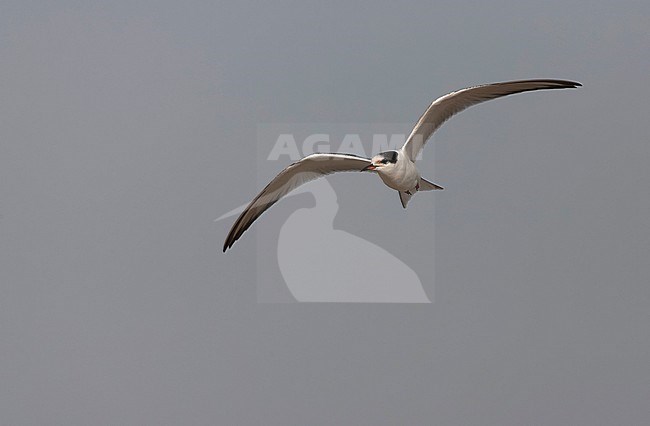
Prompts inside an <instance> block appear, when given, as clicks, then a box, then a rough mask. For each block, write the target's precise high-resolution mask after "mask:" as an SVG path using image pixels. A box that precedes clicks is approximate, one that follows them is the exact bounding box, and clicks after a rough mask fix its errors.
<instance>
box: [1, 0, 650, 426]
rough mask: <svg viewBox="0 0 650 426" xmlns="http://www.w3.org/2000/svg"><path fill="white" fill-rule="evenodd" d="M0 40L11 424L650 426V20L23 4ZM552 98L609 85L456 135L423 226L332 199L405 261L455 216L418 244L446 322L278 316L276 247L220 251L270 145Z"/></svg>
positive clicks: (409, 214)
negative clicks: (393, 227) (325, 129)
mask: <svg viewBox="0 0 650 426" xmlns="http://www.w3.org/2000/svg"><path fill="white" fill-rule="evenodd" d="M0 31H1V33H2V37H0V70H2V71H1V72H0V278H1V282H0V353H1V354H2V355H1V357H0V424H7V425H32V424H61V425H84V424H169V425H172V424H197V425H198V424H237V425H254V424H259V425H287V424H296V425H303V424H310V425H320V424H323V425H325V424H349V425H358V424H368V425H370V424H372V425H383V424H386V425H392V424H408V425H431V424H435V425H522V424H534V425H558V424H571V425H613V424H620V425H623V424H625V425H628V424H629V425H642V424H647V423H648V422H649V421H650V409H649V408H648V403H647V401H648V400H649V399H650V369H649V368H648V362H649V361H650V355H649V353H650V335H649V334H650V309H649V306H648V304H649V303H650V286H649V285H648V282H649V281H650V279H649V278H650V263H649V262H648V259H649V256H650V224H649V223H648V217H650V197H649V196H648V188H650V171H649V167H648V164H649V163H650V141H649V140H648V139H649V135H650V125H649V123H648V117H649V113H650V108H649V106H648V99H650V85H649V84H648V70H649V69H650V51H649V50H650V49H649V46H650V4H648V2H641V1H624V2H593V3H584V2H567V1H561V2H560V1H552V2H538V3H535V4H533V3H529V2H525V3H524V2H511V1H498V2H491V3H489V4H488V3H478V2H463V1H453V2H431V1H422V2H415V3H408V4H399V3H395V4H377V3H375V2H355V3H354V4H348V3H347V2H340V3H337V2H273V3H272V4H263V5H262V4H253V3H246V4H243V3H241V2H232V3H228V4H224V3H221V2H202V1H188V2H144V1H136V2H134V1H128V2H127V1H116V2H109V3H108V4H106V3H104V2H92V1H84V2H80V1H60V2H42V3H41V2H24V1H13V0H5V1H3V2H2V5H0ZM536 77H541V78H566V79H575V80H578V81H580V82H582V83H583V84H584V87H583V88H581V89H580V90H575V91H567V92H552V93H533V94H524V95H517V96H514V97H511V98H507V99H502V100H498V101H494V102H489V103H487V104H483V105H480V106H477V107H474V108H472V109H470V110H468V111H466V112H463V113H462V114H461V115H459V116H457V117H455V118H454V119H452V121H450V122H449V123H447V124H446V125H445V126H443V128H442V129H441V130H440V131H439V133H437V134H436V141H435V143H434V144H431V145H430V146H428V147H427V149H428V150H432V151H431V153H432V154H433V155H432V157H430V158H429V159H428V161H427V160H425V161H423V162H422V165H421V166H420V167H421V169H422V172H423V174H424V176H426V177H429V178H431V179H432V180H433V181H434V182H436V183H439V184H440V185H442V186H444V187H445V191H442V192H437V193H425V194H421V195H418V197H419V198H418V199H415V200H414V201H412V205H410V206H409V209H408V210H407V211H403V210H402V208H401V207H400V206H399V202H398V200H397V196H396V195H395V194H393V193H391V192H390V191H388V190H387V189H386V188H385V187H383V186H382V184H381V183H380V182H378V181H374V180H372V179H366V180H364V181H363V182H357V183H355V184H354V190H355V191H364V196H363V199H362V198H361V197H360V196H359V195H358V192H356V193H351V192H352V191H341V190H340V189H341V188H342V187H343V186H345V185H347V182H348V181H347V179H346V176H341V177H338V176H337V177H335V178H334V179H333V180H332V185H333V187H334V188H335V189H336V190H337V196H338V201H339V204H340V209H339V211H338V216H337V218H336V219H335V221H334V224H335V226H339V227H342V228H343V229H344V230H346V231H348V232H352V231H354V232H358V233H360V235H363V236H364V237H368V238H369V239H373V238H374V240H373V242H375V243H376V244H383V243H382V242H383V239H386V238H389V237H388V235H390V234H382V235H377V232H379V231H378V230H380V231H382V232H383V231H384V230H385V228H386V224H387V223H397V222H398V221H402V220H404V219H405V218H408V220H409V221H410V223H418V224H423V223H427V222H435V252H433V250H432V244H433V243H432V242H431V241H428V240H426V239H424V238H423V237H422V234H421V233H420V232H418V229H417V228H416V227H413V228H409V229H408V230H407V232H406V236H408V237H409V238H413V239H414V243H412V244H410V245H409V244H406V243H404V241H405V240H401V241H400V242H399V243H396V244H399V250H398V251H399V252H401V253H408V254H407V255H406V256H408V259H405V260H408V262H409V264H410V265H413V268H414V269H415V270H416V271H422V270H423V269H422V268H426V266H427V265H430V264H431V262H432V261H435V274H434V275H435V301H434V303H432V304H424V305H415V306H414V305H401V304H393V305H391V304H384V305H365V304H298V303H293V304H260V303H257V296H256V292H257V280H258V276H257V275H258V272H259V271H258V268H257V267H256V260H255V257H256V255H257V250H256V238H255V235H256V233H255V232H253V233H251V235H245V236H244V238H242V240H240V241H239V242H238V243H237V244H236V245H235V246H234V248H233V250H232V251H231V252H228V253H227V254H225V255H224V254H222V253H221V245H222V243H223V239H224V237H225V235H226V234H227V231H228V227H229V225H230V222H229V221H224V222H219V223H213V221H212V220H213V219H214V218H215V217H218V216H219V215H221V214H223V213H224V212H226V211H228V210H230V209H232V208H234V207H236V206H238V205H240V204H242V203H244V202H247V201H249V200H250V198H251V197H252V196H253V195H254V194H255V193H256V192H257V191H258V190H259V185H260V184H259V181H258V176H257V170H251V171H249V170H246V168H245V167H241V166H238V165H236V164H233V161H232V158H236V159H238V158H244V157H246V156H251V158H257V153H258V150H259V147H258V146H257V125H258V124H259V123H314V122H316V123H318V122H321V123H412V122H414V121H415V120H416V119H417V117H418V116H419V115H420V114H421V113H422V112H423V110H424V108H426V106H427V105H428V104H429V103H430V102H431V100H433V99H434V98H435V97H437V96H439V95H442V94H444V93H446V92H447V91H450V90H455V89H458V88H461V87H464V86H467V85H472V84H477V83H487V82H493V81H503V80H509V79H518V78H536ZM408 130H409V128H408V126H406V128H405V129H404V131H406V132H407V131H408ZM256 165H257V163H256V162H254V163H253V164H251V166H256ZM262 178H263V176H260V177H259V179H260V180H263V179H262ZM305 200H307V199H306V198H301V199H296V200H291V201H289V202H288V204H287V206H286V207H283V208H287V209H289V210H284V211H290V209H291V208H293V209H295V208H297V207H299V206H301V205H303V204H304V203H307V204H308V203H309V201H305ZM278 209H279V210H278V212H279V213H278V214H280V212H282V210H281V208H280V206H278ZM434 210H435V220H432V218H433V211H434ZM263 219H264V218H263ZM360 222H361V223H360ZM264 225H265V221H264V220H261V221H260V222H259V223H257V224H256V225H255V226H258V227H259V228H264ZM268 225H269V226H272V225H274V222H273V221H272V220H271V221H269V222H268ZM431 226H432V227H433V224H432V225H431ZM351 227H353V228H351ZM354 227H356V228H354ZM267 231H268V230H267ZM263 232H264V231H263V229H260V236H261V235H263ZM373 235H374V237H373ZM248 237H250V238H248ZM333 249H335V248H333ZM432 257H433V260H432ZM272 273H273V274H277V271H273V272H272ZM426 275H427V274H423V275H421V276H420V278H421V280H422V283H423V286H424V288H425V290H426V291H427V293H428V294H432V293H433V291H434V283H433V279H431V278H430V277H428V276H426Z"/></svg>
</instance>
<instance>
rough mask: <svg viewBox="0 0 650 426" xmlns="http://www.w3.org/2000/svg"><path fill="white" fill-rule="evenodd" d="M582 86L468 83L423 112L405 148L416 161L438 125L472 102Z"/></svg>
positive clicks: (570, 83)
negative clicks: (475, 84)
mask: <svg viewBox="0 0 650 426" xmlns="http://www.w3.org/2000/svg"><path fill="white" fill-rule="evenodd" d="M579 86H582V84H580V83H578V82H575V81H567V80H519V81H506V82H503V83H492V84H485V85H482V86H474V87H468V88H466V89H461V90H458V91H455V92H451V93H448V94H446V95H444V96H442V97H440V98H438V99H436V100H435V101H433V103H432V104H431V105H430V106H429V108H427V110H426V111H425V112H424V114H422V117H420V119H419V120H418V122H417V123H416V124H415V127H414V128H413V130H412V131H411V134H410V135H409V137H408V138H407V139H406V143H405V144H404V146H403V147H402V149H403V150H404V152H406V154H407V155H408V156H409V158H410V159H411V160H412V161H415V157H417V156H418V154H419V153H420V151H421V150H422V148H423V147H424V144H425V143H426V142H427V140H428V139H429V138H430V137H431V135H432V134H433V132H435V131H436V130H437V129H438V127H440V126H441V125H442V124H443V123H444V122H445V121H447V120H448V119H450V118H451V117H452V116H453V115H454V114H457V113H459V112H461V111H463V110H464V109H466V108H469V107H471V106H472V105H476V104H478V103H481V102H485V101H489V100H490V99H496V98H500V97H502V96H507V95H512V94H515V93H521V92H530V91H532V90H546V89H569V88H576V87H579Z"/></svg>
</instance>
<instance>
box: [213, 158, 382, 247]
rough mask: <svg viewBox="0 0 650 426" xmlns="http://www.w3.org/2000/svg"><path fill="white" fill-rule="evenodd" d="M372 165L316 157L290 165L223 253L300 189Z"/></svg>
mask: <svg viewBox="0 0 650 426" xmlns="http://www.w3.org/2000/svg"><path fill="white" fill-rule="evenodd" d="M370 164H372V162H371V161H370V159H368V158H363V157H358V156H356V155H352V154H321V153H317V154H311V155H308V156H307V157H305V158H303V159H302V160H299V161H296V162H295V163H293V164H291V165H289V166H288V167H287V168H285V169H284V170H282V171H281V172H280V173H278V175H277V176H276V177H275V178H273V180H272V181H271V182H269V184H268V185H266V187H265V188H264V189H263V190H262V192H260V193H259V194H257V196H256V197H255V198H254V199H253V201H251V202H250V204H249V205H248V207H246V209H245V210H244V211H243V212H242V214H241V215H240V216H239V217H238V218H237V221H236V222H235V223H234V225H233V226H232V228H231V229H230V232H229V233H228V237H227V238H226V241H225V242H224V243H223V251H224V252H225V251H226V250H227V249H229V248H230V247H232V245H233V244H234V243H235V241H237V240H238V239H239V237H241V236H242V234H243V233H244V232H245V231H246V230H247V229H248V228H249V227H250V226H251V225H252V223H253V222H255V220H256V219H257V218H258V217H260V215H261V214H262V213H264V212H265V211H266V210H268V209H269V208H270V207H271V206H272V205H273V204H275V203H276V202H277V201H278V200H279V199H280V198H282V197H284V196H285V195H287V194H288V193H289V192H291V191H293V190H294V189H296V188H297V187H299V186H300V185H302V184H304V183H306V182H309V181H311V180H314V179H317V178H319V177H322V176H325V175H328V174H331V173H336V172H351V171H361V170H362V169H363V168H364V167H366V166H369V165H370Z"/></svg>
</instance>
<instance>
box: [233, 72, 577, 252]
mask: <svg viewBox="0 0 650 426" xmlns="http://www.w3.org/2000/svg"><path fill="white" fill-rule="evenodd" d="M580 86H582V84H580V83H578V82H575V81H567V80H518V81H506V82H502V83H492V84H485V85H480V86H473V87H468V88H465V89H461V90H458V91H455V92H451V93H448V94H446V95H444V96H442V97H440V98H438V99H436V100H435V101H433V103H431V105H429V107H428V108H427V110H426V111H425V112H424V114H422V116H421V117H420V119H419V120H418V121H417V123H416V124H415V127H414V128H413V130H412V131H411V133H410V134H409V136H408V138H407V139H406V142H405V143H404V145H403V146H402V148H400V149H399V150H397V151H385V152H380V153H379V154H377V155H375V156H374V157H372V158H364V157H359V156H356V155H353V154H341V153H315V154H311V155H308V156H307V157H305V158H303V159H301V160H299V161H296V162H295V163H293V164H290V165H289V166H287V167H286V168H285V169H284V170H282V171H281V172H280V173H279V174H278V175H277V176H276V177H275V178H273V180H272V181H271V182H269V184H268V185H266V187H265V188H264V189H263V190H262V191H261V192H260V193H259V194H257V196H256V197H255V198H254V199H253V201H251V202H250V204H248V206H247V207H246V209H244V211H243V212H242V213H241V215H240V216H239V217H238V218H237V220H236V221H235V223H234V224H233V226H232V228H231V229H230V232H229V233H228V237H227V238H226V241H225V242H224V244H223V251H224V252H225V251H226V250H227V249H229V248H230V247H232V245H233V244H234V243H235V241H237V240H238V239H239V237H241V236H242V234H243V233H244V232H245V231H246V230H247V229H248V228H249V227H250V226H251V225H252V224H253V222H255V220H256V219H257V218H258V217H260V215H261V214H262V213H264V212H265V211H266V210H268V209H269V208H270V207H271V206H272V205H273V204H275V203H276V202H277V201H278V200H280V199H281V198H282V197H284V196H285V195H287V194H288V193H289V192H291V191H292V190H294V189H295V188H297V187H298V186H300V185H302V184H304V183H306V182H309V181H311V180H314V179H317V178H319V177H322V176H325V175H328V174H332V173H336V172H351V171H361V172H374V173H377V174H378V175H379V177H380V178H381V180H382V181H383V182H384V184H386V186H388V187H389V188H392V189H394V190H396V191H398V192H399V197H400V201H401V203H402V207H404V208H406V206H407V204H408V202H409V200H410V199H411V197H412V196H413V195H414V194H415V193H416V192H418V191H431V190H439V189H443V188H442V187H441V186H438V185H436V184H435V183H433V182H429V181H427V180H425V179H424V178H422V177H421V176H420V172H419V171H418V169H417V167H416V166H415V159H416V157H417V156H418V154H419V153H420V151H421V150H422V148H424V145H425V143H426V142H427V140H428V139H429V138H430V137H431V135H432V134H433V133H434V132H435V131H436V130H437V129H438V128H439V127H440V126H441V125H442V124H443V123H444V122H445V121H447V120H448V119H449V118H451V117H452V116H453V115H455V114H457V113H459V112H461V111H463V110H465V109H467V108H469V107H470V106H472V105H476V104H478V103H481V102H485V101H489V100H491V99H496V98H500V97H502V96H508V95H513V94H515V93H522V92H530V91H533V90H549V89H570V88H577V87H580Z"/></svg>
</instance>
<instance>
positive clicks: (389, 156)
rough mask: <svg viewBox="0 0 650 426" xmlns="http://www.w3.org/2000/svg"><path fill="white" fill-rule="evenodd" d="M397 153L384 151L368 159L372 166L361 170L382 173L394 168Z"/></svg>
mask: <svg viewBox="0 0 650 426" xmlns="http://www.w3.org/2000/svg"><path fill="white" fill-rule="evenodd" d="M397 155H398V154H397V151H384V152H380V153H379V154H377V155H375V156H374V157H372V158H371V159H370V161H371V162H372V164H370V165H368V166H366V167H365V168H364V169H363V170H364V171H366V170H375V171H378V172H379V171H382V170H384V171H385V170H388V169H391V168H393V167H395V164H396V163H397Z"/></svg>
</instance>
